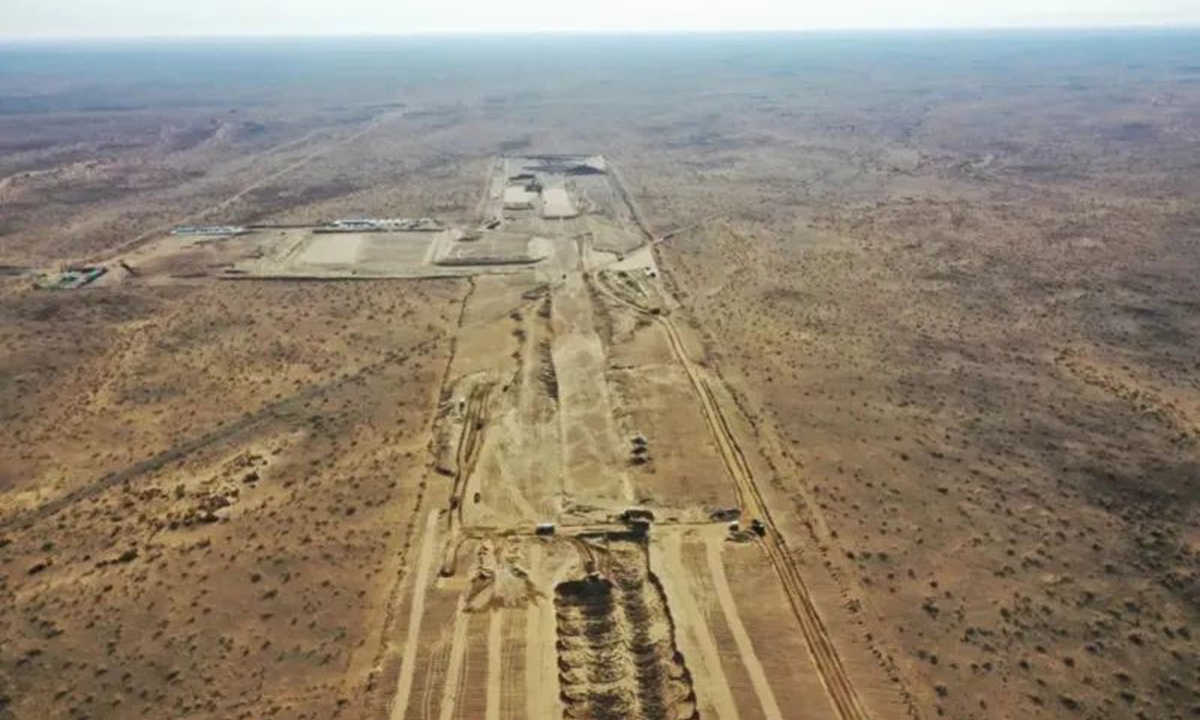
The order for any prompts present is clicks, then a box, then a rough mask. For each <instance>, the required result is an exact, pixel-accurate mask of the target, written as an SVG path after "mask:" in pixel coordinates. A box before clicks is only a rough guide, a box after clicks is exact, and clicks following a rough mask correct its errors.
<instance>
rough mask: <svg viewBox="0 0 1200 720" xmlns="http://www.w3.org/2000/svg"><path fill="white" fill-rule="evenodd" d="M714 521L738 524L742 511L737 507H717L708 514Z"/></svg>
mask: <svg viewBox="0 0 1200 720" xmlns="http://www.w3.org/2000/svg"><path fill="white" fill-rule="evenodd" d="M708 516H709V517H710V518H712V520H713V522H731V521H733V522H734V524H736V521H737V520H738V519H740V518H741V517H742V511H741V510H739V509H737V508H717V509H716V510H713V511H712V512H710V513H709V514H708Z"/></svg>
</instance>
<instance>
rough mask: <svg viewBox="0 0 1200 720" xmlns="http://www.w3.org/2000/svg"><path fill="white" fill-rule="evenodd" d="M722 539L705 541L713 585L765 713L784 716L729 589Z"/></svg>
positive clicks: (772, 718) (777, 719) (771, 718)
mask: <svg viewBox="0 0 1200 720" xmlns="http://www.w3.org/2000/svg"><path fill="white" fill-rule="evenodd" d="M721 542H724V540H714V539H713V538H706V539H705V541H704V547H705V554H706V555H707V556H708V570H709V574H711V575H712V579H713V586H714V587H715V588H716V591H717V602H718V603H719V604H720V606H721V613H722V614H723V615H724V616H725V624H726V625H728V626H729V631H730V632H731V633H733V640H734V642H735V643H737V647H738V655H740V656H741V659H742V666H743V667H745V668H746V672H747V673H748V674H749V675H750V684H751V685H753V686H754V694H755V695H757V696H758V702H759V704H760V705H762V710H763V714H764V715H766V717H767V720H783V712H782V711H781V710H780V709H779V701H778V700H776V699H775V693H774V692H773V691H772V690H771V684H770V683H769V682H767V673H766V671H764V670H763V665H762V661H760V660H759V659H758V654H757V653H755V652H754V643H753V642H751V640H750V634H749V633H747V632H746V626H745V625H743V624H742V618H741V615H739V613H738V608H737V603H736V602H735V601H734V599H733V592H732V591H731V590H730V589H729V578H727V577H726V576H725V562H724V560H723V559H722V558H721V546H720V544H719V543H721Z"/></svg>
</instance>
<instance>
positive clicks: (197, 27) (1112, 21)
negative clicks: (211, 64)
mask: <svg viewBox="0 0 1200 720" xmlns="http://www.w3.org/2000/svg"><path fill="white" fill-rule="evenodd" d="M1107 25H1200V0H599V1H597V2H586V1H585V2H580V0H0V36H7V37H36V36H51V37H53V36H130V35H297V34H299V35H314V34H344V33H383V34H404V33H430V32H435V33H444V32H451V33H468V32H505V31H542V30H557V31H629V30H642V31H664V30H684V31H686V30H800V29H826V28H914V27H915V28H931V27H995V26H1004V27H1011V26H1025V27H1047V26H1050V27H1062V26H1107Z"/></svg>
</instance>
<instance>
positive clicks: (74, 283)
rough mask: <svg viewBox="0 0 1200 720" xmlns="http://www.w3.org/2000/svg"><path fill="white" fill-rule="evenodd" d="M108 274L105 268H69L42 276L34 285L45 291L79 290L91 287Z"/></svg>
mask: <svg viewBox="0 0 1200 720" xmlns="http://www.w3.org/2000/svg"><path fill="white" fill-rule="evenodd" d="M106 272H108V268H105V267H69V268H63V269H62V270H61V271H60V272H57V273H50V274H47V275H42V276H41V277H40V278H38V280H37V281H36V282H35V283H34V285H35V286H36V287H38V288H41V289H43V290H77V289H79V288H81V287H84V286H85V285H90V284H92V283H93V282H95V281H96V280H97V279H99V278H100V277H101V276H103V275H104V273H106Z"/></svg>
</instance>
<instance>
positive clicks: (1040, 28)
mask: <svg viewBox="0 0 1200 720" xmlns="http://www.w3.org/2000/svg"><path fill="white" fill-rule="evenodd" d="M1121 30H1184V31H1186V30H1200V21H1188V22H1182V23H1173V22H1143V23H1123V22H1118V23H1109V24H1094V23H1093V24H1044V25H1043V24H1030V25H921V26H918V25H912V26H906V25H893V26H884V25H846V26H832V25H831V26H814V27H795V28H763V27H745V28H730V29H727V28H720V29H717V28H607V29H597V30H592V29H586V28H542V29H537V28H530V29H515V28H501V29H487V28H474V29H453V30H452V29H444V28H429V29H418V30H408V31H380V32H375V31H344V32H328V33H303V32H297V33H191V34H189V33H159V34H149V33H146V34H130V35H120V34H94V35H93V34H53V33H44V34H43V33H34V34H21V35H6V34H3V33H0V42H16V43H20V42H26V43H53V42H70V41H93V42H95V41H101V42H110V41H111V42H143V41H154V40H326V39H329V40H335V39H375V40H382V39H409V38H477V37H526V38H527V37H531V36H539V37H550V36H561V37H569V36H585V35H586V36H597V37H604V36H610V37H620V36H628V35H639V36H648V37H649V36H687V35H703V36H723V35H724V36H733V35H806V34H814V35H815V34H830V33H921V32H947V33H961V32H1020V31H1024V32H1064V31H1066V32H1103V31H1121Z"/></svg>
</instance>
